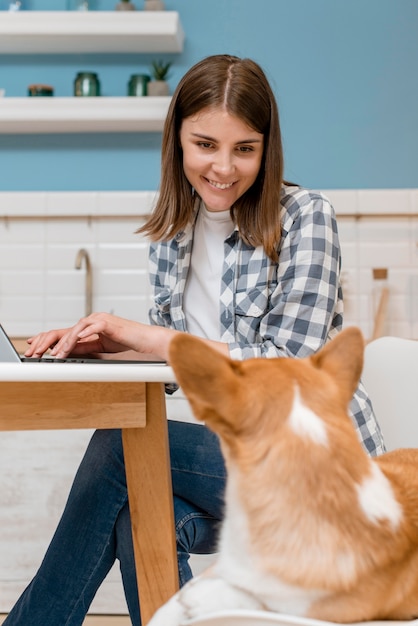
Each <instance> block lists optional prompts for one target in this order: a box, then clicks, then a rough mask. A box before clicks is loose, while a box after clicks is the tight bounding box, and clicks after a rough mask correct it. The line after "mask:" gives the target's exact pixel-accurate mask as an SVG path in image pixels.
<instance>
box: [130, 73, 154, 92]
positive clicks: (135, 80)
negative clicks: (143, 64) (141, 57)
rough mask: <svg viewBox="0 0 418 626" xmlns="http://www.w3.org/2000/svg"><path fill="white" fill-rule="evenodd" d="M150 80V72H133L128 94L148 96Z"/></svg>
mask: <svg viewBox="0 0 418 626" xmlns="http://www.w3.org/2000/svg"><path fill="white" fill-rule="evenodd" d="M150 80H151V77H150V76H148V74H132V75H131V77H130V79H129V82H128V96H146V95H147V93H148V83H149V81H150Z"/></svg>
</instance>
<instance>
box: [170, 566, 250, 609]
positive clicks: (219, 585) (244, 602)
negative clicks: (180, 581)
mask: <svg viewBox="0 0 418 626" xmlns="http://www.w3.org/2000/svg"><path fill="white" fill-rule="evenodd" d="M178 601H179V603H180V604H181V606H182V608H183V616H184V618H186V619H193V618H196V617H200V616H202V615H206V614H208V613H213V612H214V611H217V610H222V609H223V610H225V609H236V608H240V609H259V608H261V607H260V604H259V603H258V601H257V600H256V599H255V598H254V597H253V596H251V595H248V594H247V593H246V592H245V591H244V590H241V589H238V588H236V587H233V586H231V585H229V584H228V582H226V581H225V580H223V579H222V578H216V577H212V576H209V577H208V576H206V575H205V574H203V575H202V576H198V577H196V578H194V579H193V580H191V581H190V582H189V583H187V585H186V586H185V587H183V589H182V590H181V591H180V593H179V597H178Z"/></svg>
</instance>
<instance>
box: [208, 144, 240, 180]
mask: <svg viewBox="0 0 418 626" xmlns="http://www.w3.org/2000/svg"><path fill="white" fill-rule="evenodd" d="M212 168H213V171H214V172H216V173H217V174H219V175H221V176H223V177H226V176H228V175H230V174H231V173H232V172H233V171H234V169H235V165H234V158H233V155H232V154H231V152H230V151H229V150H217V151H216V153H215V155H214V159H213V164H212Z"/></svg>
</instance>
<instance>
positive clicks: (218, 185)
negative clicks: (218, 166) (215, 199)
mask: <svg viewBox="0 0 418 626" xmlns="http://www.w3.org/2000/svg"><path fill="white" fill-rule="evenodd" d="M209 182H210V184H211V185H213V186H214V187H216V189H229V187H232V185H233V184H234V183H217V182H216V181H215V180H210V181H209Z"/></svg>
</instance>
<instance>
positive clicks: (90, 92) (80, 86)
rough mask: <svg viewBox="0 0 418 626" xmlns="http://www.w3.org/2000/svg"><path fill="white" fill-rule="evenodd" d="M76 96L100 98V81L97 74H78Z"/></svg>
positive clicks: (75, 82)
mask: <svg viewBox="0 0 418 626" xmlns="http://www.w3.org/2000/svg"><path fill="white" fill-rule="evenodd" d="M74 95H75V96H81V97H95V96H100V81H99V77H98V76H97V74H96V73H95V72H78V74H77V76H76V77H75V79H74Z"/></svg>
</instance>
